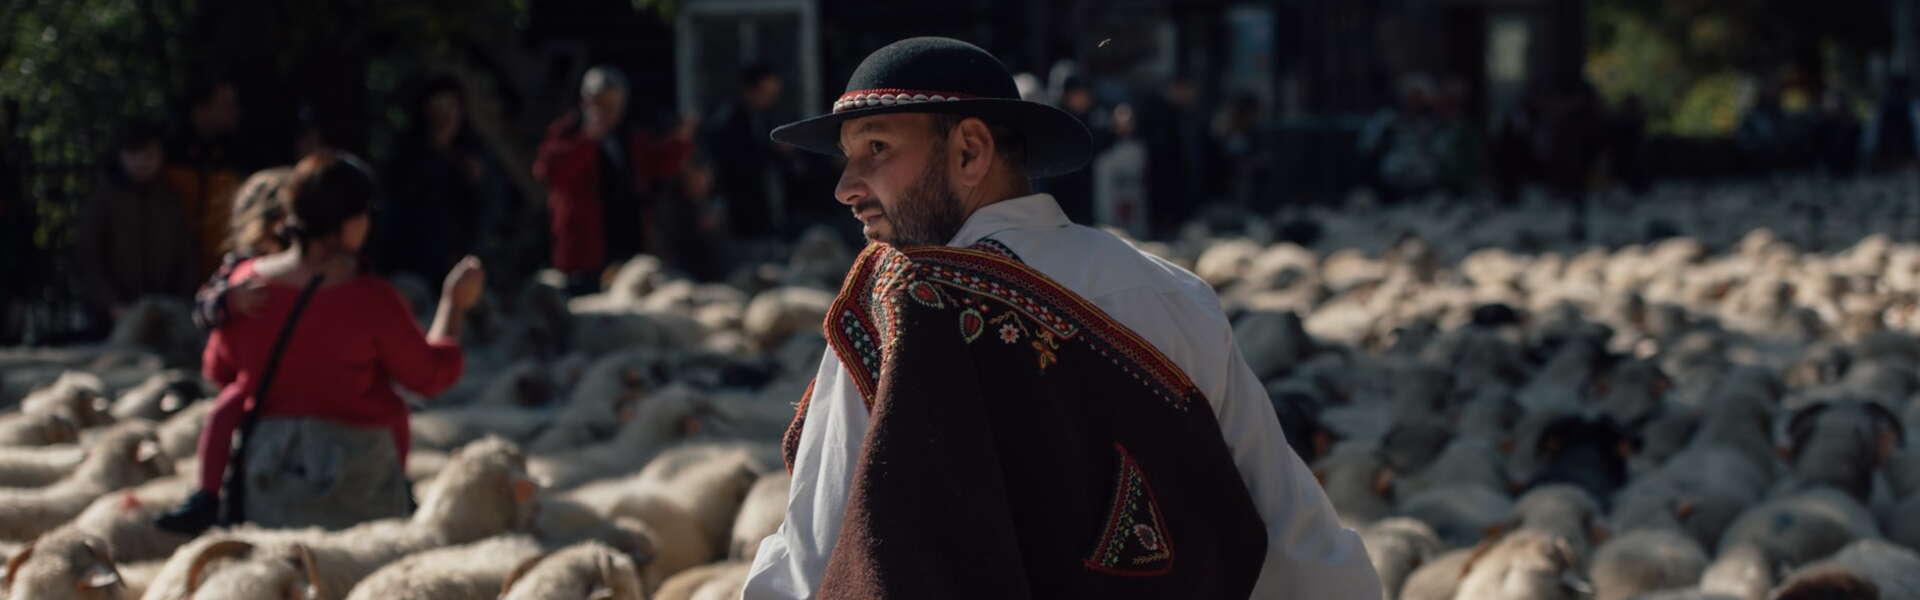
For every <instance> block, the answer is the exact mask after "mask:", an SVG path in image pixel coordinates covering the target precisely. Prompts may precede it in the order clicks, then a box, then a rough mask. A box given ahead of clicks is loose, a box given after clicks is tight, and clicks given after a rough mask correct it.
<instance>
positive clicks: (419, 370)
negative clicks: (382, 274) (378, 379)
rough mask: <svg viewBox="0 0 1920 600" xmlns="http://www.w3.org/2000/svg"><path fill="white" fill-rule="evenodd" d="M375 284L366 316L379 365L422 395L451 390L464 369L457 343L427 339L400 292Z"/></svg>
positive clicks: (458, 343) (464, 364) (399, 381)
mask: <svg viewBox="0 0 1920 600" xmlns="http://www.w3.org/2000/svg"><path fill="white" fill-rule="evenodd" d="M378 285H379V291H378V293H377V294H376V295H375V297H374V299H373V304H374V306H373V307H371V310H369V311H367V313H368V314H369V315H370V316H371V318H372V319H373V321H374V322H373V323H372V328H373V334H374V335H373V345H374V351H375V352H376V355H377V356H376V358H377V359H378V360H379V362H380V366H381V367H382V368H383V369H385V370H386V372H387V373H389V374H391V375H392V376H393V378H394V380H395V381H396V382H398V383H399V384H400V385H402V386H405V387H406V388H407V389H409V390H413V391H414V392H415V393H417V394H420V395H422V396H437V395H439V394H440V393H441V392H444V391H447V388H450V387H453V384H454V382H456V381H459V380H460V371H461V369H463V368H465V366H466V359H465V357H463V356H462V355H461V353H460V342H458V341H455V340H449V339H444V338H436V339H432V340H429V339H427V334H426V332H423V331H421V330H420V324H419V323H417V322H415V321H414V320H413V313H411V312H409V311H408V310H407V301H406V300H404V299H402V298H401V297H400V292H399V291H397V290H394V289H393V286H392V285H391V284H388V283H387V282H385V281H381V282H379V284H378Z"/></svg>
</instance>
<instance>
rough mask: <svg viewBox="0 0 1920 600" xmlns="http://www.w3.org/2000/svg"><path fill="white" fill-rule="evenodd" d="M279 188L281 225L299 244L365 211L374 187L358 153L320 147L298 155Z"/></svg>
mask: <svg viewBox="0 0 1920 600" xmlns="http://www.w3.org/2000/svg"><path fill="white" fill-rule="evenodd" d="M280 190H281V192H280V193H281V194H283V196H282V199H283V201H284V202H285V203H286V208H287V221H286V224H285V225H284V226H283V229H284V231H285V232H286V234H287V237H288V239H289V240H291V241H292V242H293V243H295V244H303V243H305V242H307V241H311V240H316V239H320V238H323V237H326V236H329V235H333V234H334V233H338V232H339V231H340V226H341V225H342V224H344V223H346V222H347V220H348V219H351V218H353V217H355V216H358V215H363V214H366V213H367V212H369V211H370V210H371V209H372V208H373V196H374V193H375V192H376V191H378V188H377V187H376V186H375V185H374V179H373V171H372V170H371V169H368V168H367V166H366V164H365V163H363V162H361V161H360V159H359V158H358V157H356V156H354V155H352V154H348V153H345V152H335V151H321V152H315V153H313V154H309V155H307V157H306V158H303V159H300V163H299V164H296V165H294V167H293V174H292V175H291V176H289V177H288V179H287V181H286V183H285V184H283V185H281V187H280Z"/></svg>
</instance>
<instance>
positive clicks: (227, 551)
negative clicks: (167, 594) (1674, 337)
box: [187, 540, 253, 596]
mask: <svg viewBox="0 0 1920 600" xmlns="http://www.w3.org/2000/svg"><path fill="white" fill-rule="evenodd" d="M251 551H253V544H249V543H246V542H242V541H240V540H221V541H218V542H214V543H212V544H208V545H207V547H205V548H201V549H200V553H199V554H197V555H194V557H193V562H190V563H188V564H187V595H189V596H191V595H193V592H195V591H198V590H199V589H200V583H201V578H202V577H203V576H205V575H206V570H207V563H210V562H213V560H214V559H216V558H231V557H238V556H240V555H242V554H246V553H248V552H251Z"/></svg>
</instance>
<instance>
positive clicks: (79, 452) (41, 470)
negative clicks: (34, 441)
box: [0, 444, 87, 487]
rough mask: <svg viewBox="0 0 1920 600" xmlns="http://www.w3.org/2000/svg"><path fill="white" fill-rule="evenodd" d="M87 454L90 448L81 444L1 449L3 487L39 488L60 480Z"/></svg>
mask: <svg viewBox="0 0 1920 600" xmlns="http://www.w3.org/2000/svg"><path fill="white" fill-rule="evenodd" d="M86 457H87V449H86V447H85V446H82V445H80V444H60V445H56V446H24V447H19V448H7V449H6V451H5V452H0V487H39V486H43V485H47V484H49V483H53V482H55V481H59V480H60V479H61V478H62V477H66V476H67V474H68V473H71V472H73V469H74V468H75V467H78V466H80V461H82V460H84V459H86Z"/></svg>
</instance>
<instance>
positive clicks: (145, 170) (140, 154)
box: [120, 142, 165, 183]
mask: <svg viewBox="0 0 1920 600" xmlns="http://www.w3.org/2000/svg"><path fill="white" fill-rule="evenodd" d="M164 158H165V154H164V153H163V152H162V151H161V150H160V143H159V142H152V143H147V144H142V145H140V146H138V147H135V148H130V149H126V150H121V151H120V168H121V170H123V171H124V172H126V174H127V179H129V180H132V181H133V182H134V183H148V182H151V181H153V178H154V176H155V175H158V174H159V173H160V163H161V162H162V161H163V159H164Z"/></svg>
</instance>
